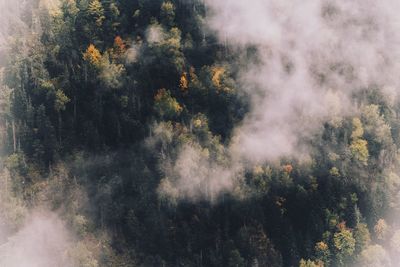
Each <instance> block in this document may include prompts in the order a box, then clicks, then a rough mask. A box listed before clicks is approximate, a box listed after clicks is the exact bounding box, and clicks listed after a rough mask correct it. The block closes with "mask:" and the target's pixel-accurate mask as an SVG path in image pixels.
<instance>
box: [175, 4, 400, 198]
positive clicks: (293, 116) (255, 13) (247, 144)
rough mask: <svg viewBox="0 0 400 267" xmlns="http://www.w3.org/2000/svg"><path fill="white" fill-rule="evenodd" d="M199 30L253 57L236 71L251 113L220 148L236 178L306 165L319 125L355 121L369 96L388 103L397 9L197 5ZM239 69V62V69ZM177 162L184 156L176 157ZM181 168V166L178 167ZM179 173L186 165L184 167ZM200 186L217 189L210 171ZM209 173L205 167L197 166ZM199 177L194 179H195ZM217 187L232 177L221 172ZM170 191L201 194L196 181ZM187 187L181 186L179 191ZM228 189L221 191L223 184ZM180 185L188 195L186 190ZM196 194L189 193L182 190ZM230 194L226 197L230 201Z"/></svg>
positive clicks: (399, 49) (397, 55)
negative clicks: (270, 166) (277, 165)
mask: <svg viewBox="0 0 400 267" xmlns="http://www.w3.org/2000/svg"><path fill="white" fill-rule="evenodd" d="M206 6H207V8H208V13H207V18H206V25H205V27H206V28H208V29H209V30H210V31H212V32H214V33H215V34H216V35H217V36H218V38H219V41H220V43H221V44H224V45H225V46H226V49H233V50H237V51H243V54H244V55H245V53H246V48H247V47H256V50H257V52H256V54H257V56H256V57H255V58H256V59H255V60H254V59H250V58H247V59H246V56H244V58H245V59H246V61H247V62H245V64H243V62H242V64H241V65H243V66H246V67H243V68H242V69H240V70H239V80H238V83H239V90H241V91H242V92H243V93H245V94H246V95H248V96H249V97H250V102H251V105H250V111H249V113H248V114H247V115H246V117H245V118H244V120H243V122H242V123H241V124H240V125H237V126H236V128H235V129H234V130H233V132H234V134H233V137H232V139H231V143H230V144H229V145H228V146H227V150H228V151H229V154H230V156H229V157H230V158H231V159H232V162H233V163H232V165H231V166H236V168H237V169H243V168H251V166H253V165H254V164H262V163H266V162H276V161H279V160H280V159H282V158H283V157H285V158H293V159H297V160H300V161H301V160H305V159H307V158H308V155H309V154H310V152H311V151H312V149H313V148H312V146H310V140H311V139H312V138H313V137H316V136H318V135H320V134H321V132H322V130H323V125H324V124H325V123H330V124H333V125H340V124H341V123H342V121H343V119H344V118H346V117H351V116H353V115H356V114H359V112H360V108H361V106H362V104H361V106H360V104H359V103H357V102H356V101H355V100H354V99H353V96H354V95H355V94H357V93H358V92H360V91H361V90H365V89H369V88H377V89H378V90H380V92H381V93H382V95H384V96H385V97H387V98H389V99H391V101H392V102H396V101H397V96H398V89H397V88H398V86H399V79H398V73H399V71H400V65H399V64H400V46H399V44H400V19H399V17H398V14H397V12H396V10H399V7H400V3H399V2H398V1H384V2H376V1H367V2H366V1H357V0H355V1H313V2H307V3H305V2H302V1H278V0H277V1H275V0H267V1H264V0H256V1H252V2H251V3H247V2H243V1H237V0H229V1H219V0H217V1H206ZM238 64H240V62H238ZM183 153H185V150H184V152H183ZM183 158H185V157H183ZM183 165H185V166H188V165H190V164H183ZM211 166H212V167H211V169H212V168H215V171H210V172H209V173H208V174H207V176H208V177H209V178H208V179H209V180H212V181H215V180H218V179H220V176H219V175H213V174H212V173H219V171H218V169H220V166H215V164H214V165H211ZM204 168H206V169H208V170H209V169H210V164H209V163H207V164H206V166H204ZM200 173H202V172H200ZM228 173H229V175H228V176H229V177H230V178H226V177H227V176H223V178H222V180H223V181H225V182H224V184H226V183H227V181H229V179H232V180H233V179H234V177H236V175H237V174H236V173H235V171H230V172H228ZM178 177H180V178H178V182H176V183H175V184H174V187H175V188H177V189H178V191H185V192H186V193H185V194H184V195H187V196H189V199H198V197H195V198H191V197H190V196H191V195H193V190H196V189H195V188H197V190H199V191H198V192H197V193H196V194H202V193H201V192H203V191H204V190H205V188H203V189H199V187H198V186H197V185H199V183H200V182H199V181H202V180H204V178H203V177H202V175H198V176H196V175H187V174H186V175H183V173H180V174H179V175H178ZM183 180H184V181H186V182H185V183H184V185H182V184H181V182H179V181H183ZM228 184H229V182H228ZM187 185H189V186H187ZM190 185H196V186H193V187H192V186H190ZM217 188H218V187H216V189H215V190H214V194H216V195H218V192H222V191H226V190H225V189H226V188H224V190H221V191H220V190H218V189H217ZM232 192H233V191H232Z"/></svg>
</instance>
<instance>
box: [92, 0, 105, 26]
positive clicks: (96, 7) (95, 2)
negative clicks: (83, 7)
mask: <svg viewBox="0 0 400 267" xmlns="http://www.w3.org/2000/svg"><path fill="white" fill-rule="evenodd" d="M88 13H89V15H90V16H91V17H92V18H93V19H94V20H95V22H96V26H97V27H101V26H102V24H103V21H104V20H105V19H106V17H105V16H104V8H103V5H102V4H101V2H100V1H99V0H91V2H90V4H89V7H88Z"/></svg>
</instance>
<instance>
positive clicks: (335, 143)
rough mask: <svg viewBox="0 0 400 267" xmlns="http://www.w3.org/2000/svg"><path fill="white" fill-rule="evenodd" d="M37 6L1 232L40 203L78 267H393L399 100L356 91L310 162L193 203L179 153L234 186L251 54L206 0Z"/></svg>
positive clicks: (7, 141)
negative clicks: (215, 29) (226, 33)
mask: <svg viewBox="0 0 400 267" xmlns="http://www.w3.org/2000/svg"><path fill="white" fill-rule="evenodd" d="M27 6H30V7H27V8H30V9H29V10H25V11H24V12H25V13H24V14H25V15H24V17H25V18H24V20H23V21H24V22H21V23H26V25H24V28H25V29H26V31H24V34H18V35H15V36H12V37H10V38H9V41H8V44H7V45H8V51H9V52H8V55H7V57H6V58H4V59H5V60H6V61H7V62H6V64H4V66H3V65H2V68H1V70H0V78H1V79H0V80H1V82H2V83H4V85H2V86H1V88H0V89H1V92H0V115H1V117H0V141H1V144H2V155H4V156H2V157H1V158H0V165H1V167H4V168H3V169H2V172H1V173H0V215H1V216H0V226H1V224H2V223H3V220H6V221H7V223H6V224H7V227H10V229H11V230H12V231H17V230H18V228H19V226H20V225H21V223H22V221H23V218H24V217H25V215H26V213H27V212H28V210H29V209H30V207H36V206H46V207H49V208H50V209H53V210H56V211H58V212H59V213H60V216H62V218H63V219H64V220H65V221H66V222H67V224H68V228H69V229H71V231H73V232H74V236H75V237H76V240H74V242H76V246H74V247H73V248H72V249H71V250H70V251H68V252H66V255H68V256H69V257H70V258H71V259H72V261H73V264H74V266H92V267H94V266H99V267H100V266H296V265H297V264H299V259H308V260H301V262H300V266H350V265H351V264H353V263H358V264H360V266H389V265H388V264H389V263H388V261H387V260H386V259H385V258H387V256H388V255H391V254H392V252H393V253H396V252H398V251H399V248H398V247H399V243H400V242H399V239H400V238H399V234H398V229H396V225H393V224H392V223H391V220H388V221H385V220H384V219H382V218H383V217H384V215H385V214H392V213H394V212H398V210H399V201H398V197H399V196H398V191H399V189H400V179H399V177H398V175H396V173H397V172H398V169H399V166H400V164H399V162H400V161H399V158H400V157H399V153H398V142H399V141H400V139H399V125H400V120H399V118H397V115H396V114H398V113H399V107H397V106H396V105H395V104H394V103H393V101H392V100H390V99H387V97H382V96H380V95H379V94H377V93H376V92H375V91H376V90H373V89H370V88H368V89H366V90H361V91H360V90H355V92H354V96H353V97H354V101H355V102H356V103H360V105H359V106H360V110H359V111H360V112H359V113H358V114H359V115H358V117H354V118H353V117H349V116H341V117H335V118H334V119H333V120H331V121H329V122H327V123H326V124H325V125H324V126H323V127H322V128H321V131H320V132H318V134H316V135H315V136H313V137H312V140H307V142H308V141H309V142H308V143H309V144H310V149H309V151H308V152H309V155H307V157H304V158H302V159H297V158H292V157H290V155H289V156H288V157H287V158H283V159H281V161H280V160H277V161H276V162H275V161H274V162H257V163H254V164H253V163H251V162H249V163H248V164H247V163H246V164H245V166H243V169H240V170H238V171H237V172H238V173H239V174H238V175H237V176H238V177H234V179H237V180H235V182H236V181H240V183H238V184H239V185H235V187H234V189H232V190H231V191H232V192H230V193H226V194H221V195H218V196H215V197H214V198H215V199H214V201H213V202H212V203H208V202H206V201H199V202H196V203H192V202H190V201H186V199H183V198H184V197H183V196H184V194H183V193H182V190H180V188H179V186H178V185H179V184H177V182H176V180H177V176H178V175H177V173H176V165H177V161H178V160H179V159H181V158H182V156H181V152H182V150H183V148H190V149H192V150H190V151H192V152H193V153H194V154H195V156H193V155H189V156H190V157H189V156H187V158H185V160H182V161H181V162H184V163H186V164H187V162H189V163H190V164H187V166H186V165H185V166H184V167H186V168H187V169H188V170H187V172H186V173H187V174H193V173H194V174H199V173H200V172H202V173H203V174H204V175H203V176H204V177H205V178H204V181H207V182H212V184H213V185H216V186H220V185H224V179H223V177H224V176H225V175H226V174H225V172H227V171H229V170H231V169H235V170H236V168H239V167H238V166H237V165H239V164H236V163H237V162H238V161H241V159H238V158H235V156H232V155H234V153H231V150H232V149H233V146H232V145H231V144H233V143H235V138H236V137H237V135H238V133H237V132H236V131H235V130H234V129H235V127H236V126H238V125H242V123H245V122H244V121H243V118H244V116H245V115H246V113H247V112H248V111H249V109H250V107H249V105H250V102H251V101H250V99H249V98H248V96H247V95H246V94H245V93H243V92H242V91H241V90H238V88H237V87H238V86H239V84H240V83H239V81H238V80H237V77H238V76H240V74H241V68H243V67H247V66H246V64H247V63H249V62H247V61H248V59H249V58H247V57H246V56H244V57H243V54H242V53H241V52H239V50H238V49H231V48H230V47H229V46H223V45H221V44H219V43H218V42H216V40H218V38H217V36H215V35H214V33H212V32H211V31H207V30H205V28H204V20H205V19H206V18H207V17H206V15H207V13H208V10H207V8H206V6H204V3H203V1H197V0H195V1H175V0H170V1H164V0H154V1H153V0H152V1H148V0H132V1H127V0H110V1H103V0H101V1H100V0H82V1H73V0H62V1H60V6H59V9H56V10H54V11H52V12H51V13H47V11H46V10H45V9H42V8H41V9H40V10H39V9H37V8H36V7H35V5H27ZM27 14H28V15H27ZM36 18H38V21H37V22H36ZM34 20H35V21H34ZM33 22H35V23H33ZM37 23H38V24H40V25H39V26H40V27H41V28H42V30H43V31H42V32H40V33H37V31H36V30H35V29H33V28H32V27H33V26H34V24H37ZM241 49H243V50H246V52H248V53H246V55H249V54H251V53H255V54H257V53H258V52H259V51H253V52H252V50H256V49H255V48H247V47H243V48H241ZM2 59H3V57H2ZM267 78H268V77H267ZM159 88H166V89H159ZM302 138H303V136H302ZM259 149H268V148H263V147H260V148H259ZM196 153H197V154H196ZM180 157H181V158H180ZM200 163H204V165H205V166H201V165H202V164H200ZM178 165H179V164H178ZM214 165H218V166H223V167H222V169H223V171H221V173H222V174H221V175H220V176H221V179H216V180H212V181H210V177H215V175H214V174H213V175H210V173H211V172H212V171H214V170H213V168H211V167H212V166H214ZM178 167H182V166H178ZM182 168H183V167H182ZM166 170H172V171H170V172H169V173H168V175H165V172H166ZM228 175H230V174H228ZM217 176H219V175H217ZM217 178H220V177H217ZM204 181H203V182H204ZM197 186H198V187H202V186H203V185H202V184H201V183H198V184H197ZM208 189H209V190H210V191H212V190H213V188H208ZM208 200H209V199H208ZM4 218H5V219H4ZM342 221H346V222H348V227H349V228H347V227H345V226H344V224H343V223H340V222H342ZM9 222H12V223H9ZM338 226H339V229H337V227H338ZM369 229H370V230H371V234H372V238H371V236H370V232H369ZM391 233H393V235H391ZM0 238H1V237H0ZM371 239H372V240H371ZM316 241H318V242H316ZM374 242H375V243H379V244H381V245H374ZM386 250H387V252H386ZM389 252H390V253H389Z"/></svg>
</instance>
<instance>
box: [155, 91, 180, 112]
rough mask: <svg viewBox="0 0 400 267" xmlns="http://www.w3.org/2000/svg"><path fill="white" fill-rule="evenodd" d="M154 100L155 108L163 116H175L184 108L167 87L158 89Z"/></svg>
mask: <svg viewBox="0 0 400 267" xmlns="http://www.w3.org/2000/svg"><path fill="white" fill-rule="evenodd" d="M154 102H155V104H154V108H155V110H156V111H157V113H158V114H159V115H160V116H161V117H162V118H175V117H176V116H178V115H179V114H180V113H181V112H182V110H183V108H182V107H181V106H180V105H179V103H178V101H176V99H175V98H173V97H172V96H171V92H170V91H167V90H165V89H160V90H158V92H157V94H156V95H155V97H154Z"/></svg>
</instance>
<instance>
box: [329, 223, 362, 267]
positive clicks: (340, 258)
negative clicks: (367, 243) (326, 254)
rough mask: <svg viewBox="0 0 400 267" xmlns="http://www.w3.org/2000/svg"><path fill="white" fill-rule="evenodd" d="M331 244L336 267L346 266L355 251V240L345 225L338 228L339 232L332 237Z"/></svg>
mask: <svg viewBox="0 0 400 267" xmlns="http://www.w3.org/2000/svg"><path fill="white" fill-rule="evenodd" d="M333 244H334V246H335V251H336V260H337V264H338V266H346V264H347V262H348V261H349V260H350V257H351V256H352V255H353V253H354V251H355V245H356V240H355V239H354V237H353V233H352V232H351V230H350V229H348V228H347V227H346V226H345V225H343V226H341V227H339V231H338V232H336V233H335V234H334V235H333Z"/></svg>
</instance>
